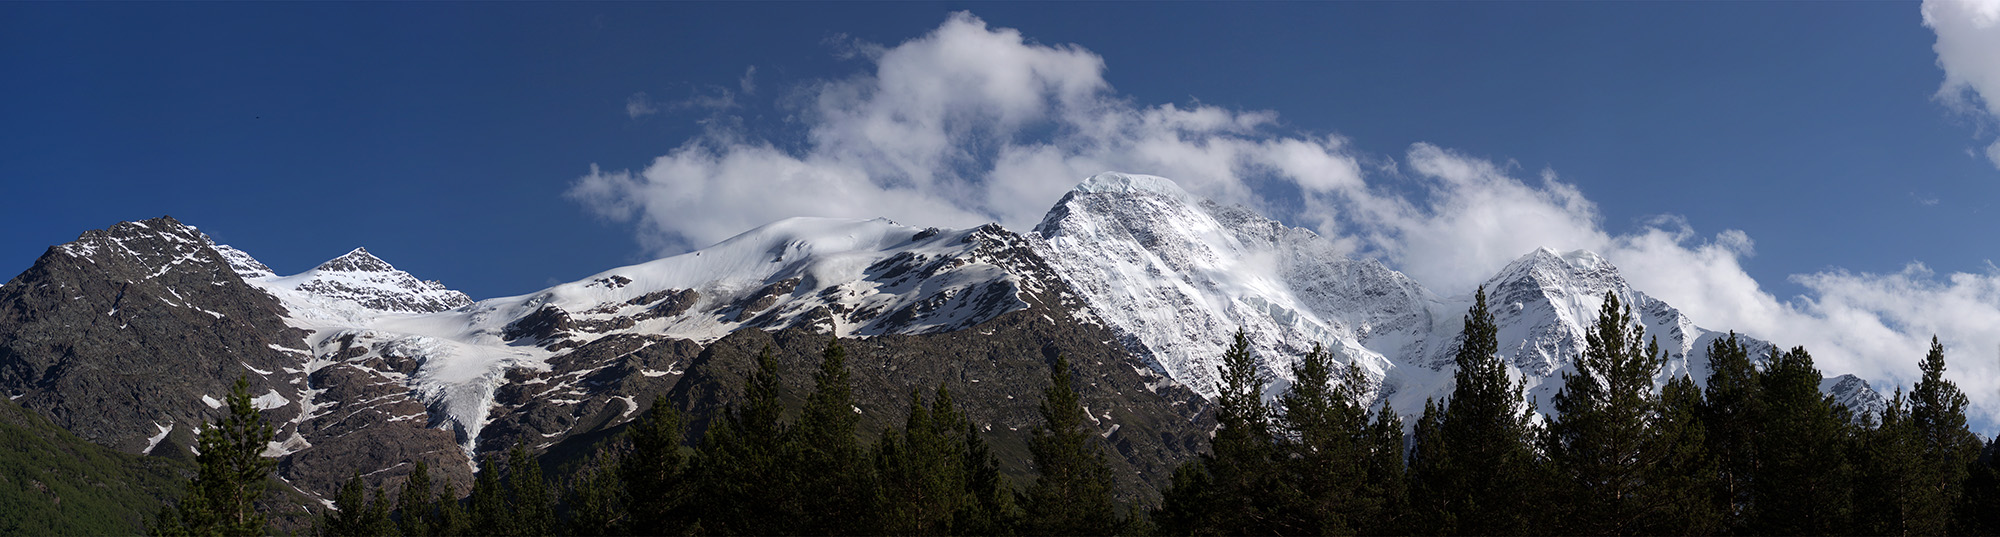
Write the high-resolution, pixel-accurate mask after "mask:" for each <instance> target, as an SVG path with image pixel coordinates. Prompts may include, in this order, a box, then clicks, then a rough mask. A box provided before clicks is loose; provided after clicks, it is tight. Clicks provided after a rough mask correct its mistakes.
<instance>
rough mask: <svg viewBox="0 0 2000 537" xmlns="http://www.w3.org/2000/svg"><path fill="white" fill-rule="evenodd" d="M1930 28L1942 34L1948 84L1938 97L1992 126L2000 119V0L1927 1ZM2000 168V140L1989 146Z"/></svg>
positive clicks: (1940, 44)
mask: <svg viewBox="0 0 2000 537" xmlns="http://www.w3.org/2000/svg"><path fill="white" fill-rule="evenodd" d="M1923 16H1924V26H1925V27H1928V28H1930V29H1931V30H1932V31H1935V32H1937V44H1936V45H1934V46H1933V47H1932V48H1933V49H1934V50H1936V51H1937V55H1938V59H1937V64H1938V67H1939V68H1942V69H1944V85H1943V86H1941V87H1939V88H1938V93H1937V98H1938V100H1940V101H1943V102H1944V103H1945V104H1947V105H1950V106H1951V107H1953V108H1955V109H1957V110H1959V111H1961V112H1964V113H1968V114H1972V115H1974V116H1978V117H1983V118H1984V119H1985V120H1986V121H1987V122H1988V123H1989V124H1991V123H1992V122H1994V121H1995V120H2000V0H1924V4H1923ZM1985 153H1986V158H1987V159H1989V160H1991V161H1992V162H1993V165H1994V166H1996V167H2000V141H1995V142H1993V144H1992V145H1989V146H1987V147H1986V151H1985Z"/></svg>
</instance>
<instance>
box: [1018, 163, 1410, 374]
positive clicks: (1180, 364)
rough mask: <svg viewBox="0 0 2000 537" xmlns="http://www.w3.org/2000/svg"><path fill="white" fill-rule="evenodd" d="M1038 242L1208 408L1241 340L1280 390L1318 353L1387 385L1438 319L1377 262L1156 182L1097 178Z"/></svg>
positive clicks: (1060, 206)
mask: <svg viewBox="0 0 2000 537" xmlns="http://www.w3.org/2000/svg"><path fill="white" fill-rule="evenodd" d="M1032 236H1034V237H1035V238H1036V239H1037V240H1036V241H1035V245H1036V248H1037V250H1038V251H1040V252H1042V256H1043V257H1044V258H1046V259H1048V260H1050V264H1051V265H1054V266H1055V267H1056V269H1057V272H1059V273H1061V274H1062V277H1063V279H1065V280H1067V281H1068V282H1069V283H1070V286H1071V287H1072V288H1074V289H1076V290H1077V292H1079V293H1082V294H1083V295H1084V297H1085V299H1086V300H1087V301H1088V302H1089V303H1090V304H1091V306H1092V308H1093V309H1095V310H1096V311H1097V313H1098V315H1100V316H1102V317H1103V318H1104V319H1105V321H1106V322H1108V323H1110V324H1111V325H1112V326H1113V327H1116V328H1118V329H1119V330H1120V331H1122V332H1124V333H1125V334H1127V335H1128V336H1129V337H1130V339H1128V345H1129V346H1131V347H1132V348H1133V350H1134V351H1135V352H1136V353H1138V354H1140V355H1142V356H1146V357H1147V358H1148V359H1149V360H1151V361H1152V362H1153V363H1154V364H1155V365H1156V366H1157V367H1158V368H1159V369H1160V370H1161V371H1162V372H1163V373H1165V374H1167V375H1169V376H1171V377H1173V378H1174V379H1175V380H1178V381H1180V382H1182V383H1184V384H1187V385H1188V386H1189V387H1190V388H1193V389H1194V390H1195V391H1196V392H1200V393H1201V394H1203V395H1205V396H1210V397H1213V396H1214V395H1215V393H1216V382H1217V381H1218V378H1219V377H1218V373H1217V369H1216V368H1217V367H1218V366H1219V365H1220V363H1221V356H1222V353H1223V351H1224V350H1225V349H1227V348H1228V347H1229V345H1230V343H1231V340H1232V337H1233V335H1234V333H1235V332H1236V331H1237V330H1238V329H1241V330H1243V331H1244V333H1245V335H1246V336H1247V337H1248V339H1249V340H1250V342H1251V345H1252V347H1253V348H1254V349H1255V352H1256V353H1257V354H1258V355H1259V357H1260V358H1262V359H1263V360H1264V362H1263V363H1264V364H1265V366H1266V367H1267V369H1268V371H1267V372H1268V373H1269V374H1270V375H1271V376H1272V377H1273V378H1277V379H1282V380H1284V381H1287V382H1288V381H1289V380H1290V379H1291V364H1292V363H1293V362H1295V361H1296V360H1297V358H1299V357H1302V356H1304V355H1305V354H1306V353H1307V352H1308V351H1309V350H1310V349H1311V348H1312V346H1313V345H1314V344H1315V343H1319V344H1323V345H1325V346H1326V348H1327V350H1328V351H1329V352H1334V353H1337V354H1338V355H1341V356H1346V357H1348V358H1350V359H1358V360H1362V363H1363V364H1364V367H1365V368H1366V369H1367V370H1368V371H1369V372H1370V374H1371V375H1373V376H1374V377H1376V378H1381V377H1382V375H1383V374H1385V373H1387V372H1388V371H1389V370H1391V369H1394V368H1395V364H1393V363H1392V362H1391V360H1390V359H1388V358H1387V356H1402V355H1422V354H1423V351H1424V349H1425V348H1426V345H1428V344H1430V342H1429V341H1428V340H1426V339H1424V337H1423V336H1424V335H1427V334H1428V333H1429V331H1430V328H1431V325H1432V324H1434V322H1433V317H1435V315H1436V314H1435V311H1436V310H1437V309H1439V307H1440V303H1439V301H1438V299H1437V298H1436V297H1434V296H1432V295H1431V294H1430V292H1429V291H1426V290H1424V289H1423V287H1422V286H1420V285H1417V283H1416V282H1415V281H1413V280H1411V279H1410V278H1408V277H1406V276H1404V275H1403V274H1402V273H1399V272H1396V271H1393V270H1389V269H1388V268H1387V267H1385V266H1383V265H1382V264H1381V263H1379V262H1376V261H1374V260H1372V259H1366V260H1357V259H1350V258H1348V257H1346V256H1344V255H1341V254H1340V253H1339V252H1338V251H1336V249H1335V246H1334V244H1333V243H1332V242H1331V241H1327V240H1325V239H1323V238H1321V237H1320V236H1319V235H1317V234H1315V233H1313V232H1311V231H1308V230H1305V229H1300V228H1290V227H1286V226H1284V225H1283V224H1280V223H1278V222H1276V221H1273V220H1270V219H1268V218H1264V217H1262V216H1258V215H1256V214H1255V213H1251V212H1249V211H1248V210H1244V209H1242V208H1235V207H1224V206H1221V205H1218V204H1216V203H1214V202H1210V201H1207V200H1202V199H1199V198H1197V197H1195V196H1193V195H1192V194H1189V193H1187V192H1186V191H1184V190H1181V188H1180V187H1179V186H1177V185H1175V184H1174V183H1173V182H1172V181H1169V180H1166V179H1164V178H1160V177H1153V176H1147V175H1131V174H1121V173H1104V174H1099V175H1096V176H1093V177H1091V178H1090V179H1088V180H1086V181H1084V182H1083V184H1081V185H1078V186H1077V187H1076V189H1075V190H1073V191H1071V192H1070V193H1069V194H1068V195H1065V196H1064V197H1063V199H1062V201H1060V202H1058V203H1057V204H1056V207H1055V209H1054V210H1052V211H1050V212H1049V214H1048V216H1047V217H1046V218H1044V219H1043V220H1042V223H1041V224H1040V225H1038V226H1036V227H1035V231H1034V233H1033V234H1032ZM1284 386H1285V383H1284V382H1279V383H1275V384H1274V385H1273V386H1272V388H1271V390H1272V393H1276V392H1278V391H1281V390H1282V389H1283V388H1284Z"/></svg>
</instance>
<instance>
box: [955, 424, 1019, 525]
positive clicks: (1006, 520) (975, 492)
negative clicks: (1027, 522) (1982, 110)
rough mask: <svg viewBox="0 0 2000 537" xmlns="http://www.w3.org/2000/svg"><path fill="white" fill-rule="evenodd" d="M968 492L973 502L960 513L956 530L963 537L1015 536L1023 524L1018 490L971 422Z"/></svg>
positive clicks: (967, 452) (967, 444) (966, 464)
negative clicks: (980, 536)
mask: <svg viewBox="0 0 2000 537" xmlns="http://www.w3.org/2000/svg"><path fill="white" fill-rule="evenodd" d="M963 464H964V467H965V469H966V483H965V486H966V491H967V492H969V493H971V495H972V501H971V503H969V504H968V505H967V506H966V507H965V508H964V509H963V510H961V511H959V513H958V516H957V517H956V518H955V520H954V522H953V524H952V527H953V530H954V532H955V533H958V534H960V535H1013V534H1014V530H1015V526H1016V525H1017V524H1018V523H1019V522H1020V519H1021V513H1020V509H1019V508H1018V507H1017V506H1016V505H1015V503H1014V487H1013V485H1010V484H1008V483H1007V477H1006V476H1004V475H1001V474H1000V459H999V458H998V457H995V456H994V455H993V450H992V449H991V448H989V447H987V446H986V441H985V440H984V439H982V438H980V437H979V430H978V429H977V428H975V427H974V426H973V424H972V422H971V421H970V420H967V421H966V424H965V462H964V463H963Z"/></svg>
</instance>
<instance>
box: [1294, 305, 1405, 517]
mask: <svg viewBox="0 0 2000 537" xmlns="http://www.w3.org/2000/svg"><path fill="white" fill-rule="evenodd" d="M1342 371H1343V373H1342V374H1341V377H1340V379H1339V381H1338V382H1339V385H1338V386H1337V387H1336V386H1335V385H1334V383H1335V379H1334V365H1333V359H1332V357H1331V356H1329V355H1328V354H1327V353H1326V352H1325V351H1324V350H1323V349H1322V348H1321V347H1320V346H1319V345H1314V346H1313V350H1312V352H1310V353H1307V354H1306V356H1305V358H1304V359H1302V360H1299V362H1298V363H1296V364H1294V365H1293V367H1292V377H1293V378H1294V381H1293V382H1292V387H1291V389H1289V390H1287V391H1286V392H1285V394H1284V395H1282V396H1280V397H1279V398H1278V402H1279V404H1280V405H1281V406H1282V408H1283V409H1284V411H1285V412H1284V418H1283V420H1282V422H1281V423H1282V424H1283V425H1284V429H1285V434H1284V435H1283V436H1282V437H1281V438H1282V439H1283V440H1284V441H1283V442H1282V443H1281V448H1282V449H1281V451H1282V452H1283V453H1282V459H1281V460H1283V461H1284V464H1283V466H1284V467H1285V468H1286V471H1285V472H1284V474H1283V475H1284V476H1285V479H1286V481H1288V482H1290V483H1289V484H1288V486H1287V487H1285V488H1286V489H1288V490H1289V491H1290V492H1293V493H1294V497H1293V498H1292V500H1293V501H1292V502H1290V503H1289V504H1288V505H1285V506H1283V507H1284V512H1283V513H1281V516H1280V517H1278V520H1279V521H1280V522H1282V523H1283V524H1284V526H1285V528H1284V529H1285V531H1286V532H1287V533H1295V534H1316V535H1345V534H1352V533H1355V532H1357V531H1360V530H1361V528H1362V525H1363V524H1364V520H1366V519H1367V518H1368V516H1369V515H1370V514H1371V512H1372V511H1373V510H1374V509H1376V508H1377V507H1379V505H1377V504H1379V501H1378V498H1377V497H1375V495H1373V494H1370V493H1371V492H1372V491H1370V490H1369V489H1368V487H1367V484H1369V483H1370V480H1369V475H1370V474H1369V472H1370V467H1369V465H1370V463H1371V460H1370V457H1369V454H1370V452H1371V451H1372V450H1373V447H1374V446H1373V445H1372V443H1371V442H1372V440H1373V439H1372V438H1371V437H1370V435H1371V434H1373V433H1372V431H1370V430H1369V427H1368V409H1367V407H1366V406H1365V405H1364V403H1363V402H1362V401H1360V399H1361V397H1362V394H1363V392H1362V390H1363V389H1364V388H1365V385H1366V382H1367V377H1366V376H1365V375H1363V373H1362V371H1361V368H1360V366H1359V365H1356V364H1353V363H1349V364H1348V365H1347V366H1346V367H1344V368H1342ZM1397 433H1398V434H1397V436H1398V437H1399V439H1400V436H1401V431H1398V432H1397ZM1399 444H1400V442H1399ZM1397 451H1398V454H1397V457H1398V458H1400V457H1401V449H1400V447H1399V448H1398V449H1397ZM1397 466H1399V468H1397V470H1398V473H1399V474H1400V470H1401V468H1400V466H1401V464H1400V463H1398V464H1397Z"/></svg>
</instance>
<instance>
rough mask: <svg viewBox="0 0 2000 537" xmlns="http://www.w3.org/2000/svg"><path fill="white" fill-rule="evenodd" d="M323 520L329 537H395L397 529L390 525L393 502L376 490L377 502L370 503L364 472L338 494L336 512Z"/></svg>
mask: <svg viewBox="0 0 2000 537" xmlns="http://www.w3.org/2000/svg"><path fill="white" fill-rule="evenodd" d="M322 517H323V520H322V521H321V523H320V524H319V525H318V526H319V528H320V529H321V534H322V535H326V536H328V537H382V536H387V535H395V534H396V529H397V528H396V526H395V524H393V523H391V522H390V521H389V501H388V499H387V498H384V497H383V496H382V491H381V489H376V490H375V500H374V501H372V502H371V501H368V485H367V484H365V483H363V482H362V481H361V471H360V470H355V471H354V477H351V478H348V480H347V482H346V483H344V484H342V485H341V486H340V491H339V492H336V493H334V495H333V512H330V513H324V514H323V515H322Z"/></svg>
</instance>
